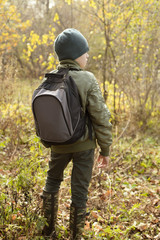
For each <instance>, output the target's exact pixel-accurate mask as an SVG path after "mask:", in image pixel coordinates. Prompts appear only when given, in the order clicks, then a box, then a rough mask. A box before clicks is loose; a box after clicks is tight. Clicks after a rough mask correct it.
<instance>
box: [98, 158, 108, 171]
mask: <svg viewBox="0 0 160 240" xmlns="http://www.w3.org/2000/svg"><path fill="white" fill-rule="evenodd" d="M97 161H98V162H99V164H98V168H106V167H109V163H110V157H109V156H107V157H106V156H102V155H99V157H98V159H97Z"/></svg>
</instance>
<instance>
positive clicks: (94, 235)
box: [0, 83, 160, 240]
mask: <svg viewBox="0 0 160 240" xmlns="http://www.w3.org/2000/svg"><path fill="white" fill-rule="evenodd" d="M22 84H23V83H22ZM11 95H13V94H10V95H9V96H10V98H11V99H7V100H6V101H4V102H2V103H1V105H0V214H1V218H0V240H2V239H4V240H10V239H11V240H29V239H37V240H38V239H43V237H41V236H40V235H41V234H40V233H41V230H42V228H43V226H44V224H45V219H44V218H43V215H42V200H41V197H40V195H41V193H42V190H43V186H44V183H45V177H46V172H47V168H48V161H49V150H48V149H45V148H44V147H43V146H42V145H41V144H40V143H39V140H38V139H37V137H36V136H35V131H34V124H33V118H32V113H31V107H30V99H31V91H30V86H28V88H27V86H26V88H25V93H24V89H23V90H21V91H19V97H18V99H17V98H16V100H15V97H14V96H12V97H11ZM24 95H25V97H24ZM16 96H17V95H16ZM97 155H98V149H97V150H96V154H95V165H94V169H93V177H92V181H91V184H90V187H89V198H88V204H87V209H88V212H89V216H88V217H87V219H86V224H85V231H84V235H83V239H113V240H141V239H142V240H147V239H151V240H159V239H160V140H159V138H158V137H155V136H152V135H149V134H142V133H141V134H138V133H137V134H135V136H134V138H133V137H130V136H125V135H124V136H123V137H122V138H120V139H119V140H118V141H116V140H114V144H113V145H112V152H111V163H110V166H109V167H108V168H107V169H105V170H100V169H98V167H97V162H96V159H97ZM71 169H72V163H70V164H69V165H68V167H67V168H66V171H65V174H64V181H63V182H62V185H61V190H60V201H59V211H58V230H57V232H58V238H59V239H64V240H67V239H68V222H69V207H70V197H71V192H70V175H71Z"/></svg>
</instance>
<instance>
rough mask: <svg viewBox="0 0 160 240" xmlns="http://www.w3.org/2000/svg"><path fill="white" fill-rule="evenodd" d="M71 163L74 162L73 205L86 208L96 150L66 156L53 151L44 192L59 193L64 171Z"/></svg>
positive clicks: (72, 180)
mask: <svg viewBox="0 0 160 240" xmlns="http://www.w3.org/2000/svg"><path fill="white" fill-rule="evenodd" d="M70 161H72V162H73V167H72V174H71V193H72V204H73V205H74V206H75V207H86V202H87V199H88V197H87V195H88V187H89V183H90V180H91V176H92V169H93V163H94V149H90V150H86V151H81V152H77V153H65V154H61V153H55V152H53V151H52V150H51V159H50V161H49V170H48V172H47V179H46V184H45V187H44V191H46V192H49V193H56V192H58V191H59V188H60V185H61V182H62V181H63V174H64V170H65V168H66V167H67V165H68V163H69V162H70Z"/></svg>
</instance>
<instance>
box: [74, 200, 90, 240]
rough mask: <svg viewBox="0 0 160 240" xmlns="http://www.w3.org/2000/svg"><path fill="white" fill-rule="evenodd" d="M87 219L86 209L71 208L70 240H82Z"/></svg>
mask: <svg viewBox="0 0 160 240" xmlns="http://www.w3.org/2000/svg"><path fill="white" fill-rule="evenodd" d="M85 219H86V208H82V207H74V206H72V205H71V208H70V236H71V237H70V240H80V239H81V237H82V233H83V229H84V225H85Z"/></svg>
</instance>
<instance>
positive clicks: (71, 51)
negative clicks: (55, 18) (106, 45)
mask: <svg viewBox="0 0 160 240" xmlns="http://www.w3.org/2000/svg"><path fill="white" fill-rule="evenodd" d="M54 48H55V52H56V54H57V55H58V58H59V60H60V61H61V60H65V59H72V60H75V59H76V58H78V57H80V56H82V55H83V54H84V53H86V52H88V51H89V47H88V42H87V40H86V38H85V37H84V36H83V35H82V34H81V33H80V32H79V31H78V30H76V29H74V28H68V29H65V30H64V31H63V32H62V33H60V34H59V35H58V37H57V38H56V40H55V42H54Z"/></svg>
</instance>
